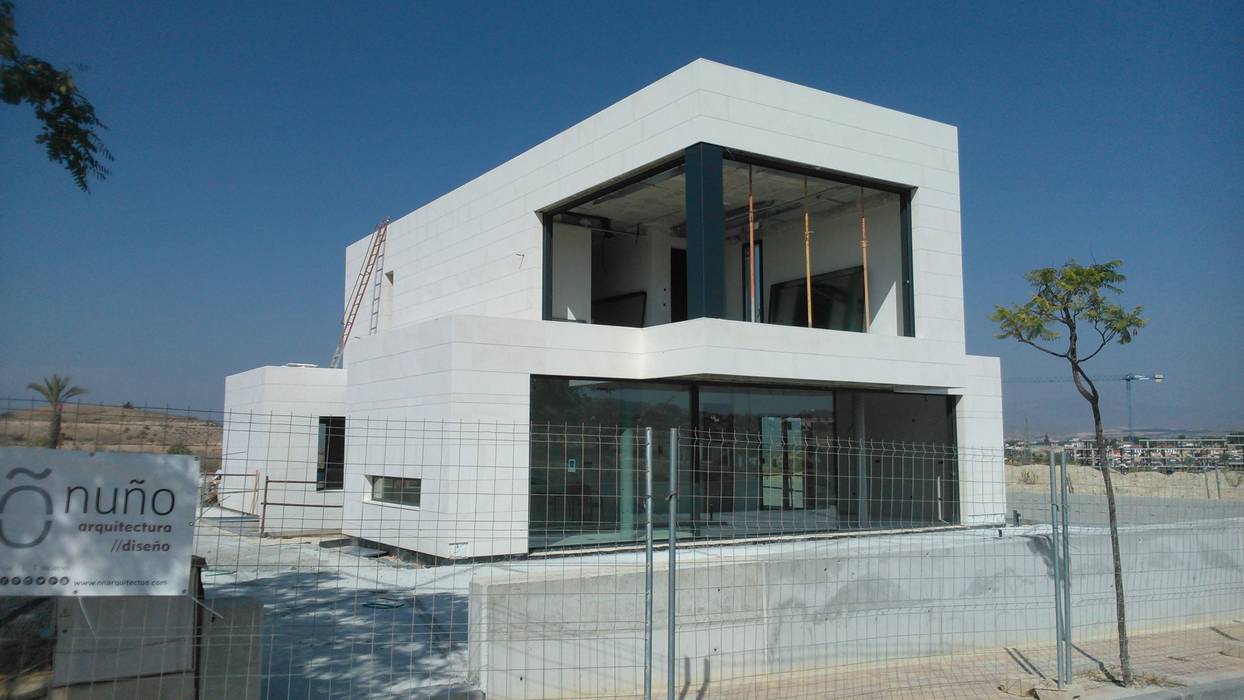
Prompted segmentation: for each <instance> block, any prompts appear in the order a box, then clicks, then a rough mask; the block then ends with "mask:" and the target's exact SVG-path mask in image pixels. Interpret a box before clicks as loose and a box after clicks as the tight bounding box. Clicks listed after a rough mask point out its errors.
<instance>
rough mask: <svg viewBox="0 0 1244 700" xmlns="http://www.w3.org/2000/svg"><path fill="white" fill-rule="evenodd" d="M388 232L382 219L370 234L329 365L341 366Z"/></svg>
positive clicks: (385, 220) (387, 221) (386, 224)
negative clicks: (347, 343) (364, 256)
mask: <svg viewBox="0 0 1244 700" xmlns="http://www.w3.org/2000/svg"><path fill="white" fill-rule="evenodd" d="M388 233H389V220H388V219H384V220H382V221H381V222H380V225H379V226H377V227H376V230H375V231H374V232H373V233H372V235H371V245H369V246H368V247H367V257H366V258H364V260H363V267H362V268H360V269H359V276H358V277H357V278H356V279H355V280H354V289H353V290H352V291H351V292H350V306H349V307H348V308H347V309H346V314H345V316H344V317H342V319H341V338H340V339H339V340H338V341H337V351H336V352H334V353H333V359H332V361H331V362H329V363H328V366H329V367H340V366H341V356H342V354H343V353H345V351H346V341H348V340H349V339H350V331H351V330H352V329H353V328H354V319H356V318H358V315H359V307H360V306H362V305H363V297H364V296H366V293H367V282H368V281H369V280H370V279H371V276H372V273H373V272H374V271H375V269H376V261H377V260H378V259H379V258H380V256H381V254H382V252H383V251H384V240H385V237H386V236H387V235H388Z"/></svg>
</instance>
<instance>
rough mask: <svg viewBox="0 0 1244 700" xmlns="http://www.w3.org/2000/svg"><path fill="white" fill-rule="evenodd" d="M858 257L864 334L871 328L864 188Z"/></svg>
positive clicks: (861, 200)
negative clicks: (860, 274) (862, 271)
mask: <svg viewBox="0 0 1244 700" xmlns="http://www.w3.org/2000/svg"><path fill="white" fill-rule="evenodd" d="M859 209H860V257H861V259H862V260H863V262H864V332H865V333H867V332H869V328H870V327H871V325H872V323H871V319H870V317H871V316H872V300H871V299H869V296H868V219H867V218H866V217H865V216H864V188H863V186H861V187H860V207H859Z"/></svg>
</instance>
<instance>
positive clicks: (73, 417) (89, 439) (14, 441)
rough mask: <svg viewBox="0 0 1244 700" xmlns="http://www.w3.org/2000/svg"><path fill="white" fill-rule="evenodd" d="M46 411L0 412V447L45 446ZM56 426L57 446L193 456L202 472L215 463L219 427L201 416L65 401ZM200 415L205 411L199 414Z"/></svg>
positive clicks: (216, 465) (213, 467)
mask: <svg viewBox="0 0 1244 700" xmlns="http://www.w3.org/2000/svg"><path fill="white" fill-rule="evenodd" d="M51 414H52V409H51V408H49V407H46V406H44V407H38V408H31V409H20V410H11V411H6V412H5V413H3V414H0V446H4V447H13V446H18V447H42V446H44V445H46V444H47V436H48V421H49V419H50V418H51ZM62 415H63V421H62V424H61V449H65V450H81V451H84V452H153V453H157V454H193V455H197V456H198V457H199V458H200V468H201V469H202V470H203V471H205V472H213V471H216V470H217V469H218V468H219V467H220V446H221V439H222V430H221V426H220V424H219V423H217V422H215V421H211V420H206V419H204V418H196V417H193V416H187V415H177V414H175V413H166V412H163V411H157V410H151V409H140V408H122V407H120V406H98V405H88V404H70V405H68V406H66V407H65V410H64V412H63V414H62ZM205 415H206V414H205Z"/></svg>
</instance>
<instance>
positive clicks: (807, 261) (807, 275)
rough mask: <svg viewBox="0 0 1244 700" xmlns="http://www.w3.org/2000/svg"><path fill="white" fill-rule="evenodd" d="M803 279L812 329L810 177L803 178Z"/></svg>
mask: <svg viewBox="0 0 1244 700" xmlns="http://www.w3.org/2000/svg"><path fill="white" fill-rule="evenodd" d="M803 278H804V283H805V284H804V287H805V291H806V293H807V307H808V328H811V327H812V220H811V218H809V216H808V176H807V175H804V176H803Z"/></svg>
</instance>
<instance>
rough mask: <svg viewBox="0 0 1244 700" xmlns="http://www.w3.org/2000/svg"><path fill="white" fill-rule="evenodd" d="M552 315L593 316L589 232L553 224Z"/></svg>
mask: <svg viewBox="0 0 1244 700" xmlns="http://www.w3.org/2000/svg"><path fill="white" fill-rule="evenodd" d="M552 243H553V261H552V265H553V318H555V319H559V320H565V321H581V322H589V321H591V318H592V232H591V231H589V230H588V229H586V228H583V227H581V226H571V225H569V224H553V241H552Z"/></svg>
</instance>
